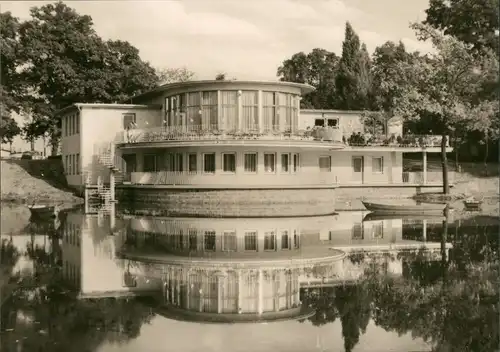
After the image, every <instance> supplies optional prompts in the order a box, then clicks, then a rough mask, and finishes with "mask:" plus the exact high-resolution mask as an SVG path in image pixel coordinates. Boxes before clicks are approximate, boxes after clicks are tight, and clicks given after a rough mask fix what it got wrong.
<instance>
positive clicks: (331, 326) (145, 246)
mask: <svg viewBox="0 0 500 352" xmlns="http://www.w3.org/2000/svg"><path fill="white" fill-rule="evenodd" d="M128 213H130V212H128ZM29 216H30V214H29V212H28V210H27V209H26V208H7V207H2V219H1V220H2V237H1V240H2V247H1V251H2V253H1V262H2V282H1V285H2V312H1V350H2V351H82V352H83V351H88V352H94V351H96V352H97V351H99V352H112V351H130V352H132V351H146V352H147V351H151V352H153V351H200V350H202V351H297V352H299V351H300V352H302V351H497V350H498V346H499V335H498V329H499V326H498V320H499V311H498V284H499V283H498V232H499V226H498V219H496V218H493V217H487V216H476V217H471V218H470V219H467V220H461V221H458V220H454V219H450V218H448V220H447V221H446V219H444V218H422V217H419V218H411V217H405V218H397V217H392V218H391V217H389V218H387V217H379V216H374V214H369V213H367V212H361V211H357V212H355V211H352V212H340V213H339V214H338V215H335V216H328V217H312V218H311V217H309V218H285V219H283V218H279V219H278V218H276V219H272V218H271V219H269V218H267V219H221V218H219V219H190V218H167V217H151V216H139V215H131V214H126V215H125V214H124V213H123V212H121V211H118V210H115V209H112V210H111V211H108V212H104V211H100V212H98V213H96V214H87V215H85V214H84V213H83V212H82V211H80V210H73V211H69V212H67V213H64V214H60V216H59V218H58V219H56V220H50V221H45V222H37V221H30V220H29ZM443 220H445V221H444V222H443Z"/></svg>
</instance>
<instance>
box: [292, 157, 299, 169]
mask: <svg viewBox="0 0 500 352" xmlns="http://www.w3.org/2000/svg"><path fill="white" fill-rule="evenodd" d="M299 167H300V156H299V154H293V172H297V171H299Z"/></svg>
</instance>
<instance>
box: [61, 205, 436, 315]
mask: <svg viewBox="0 0 500 352" xmlns="http://www.w3.org/2000/svg"><path fill="white" fill-rule="evenodd" d="M367 214H368V213H367V212H362V211H358V212H343V213H339V214H338V215H334V216H322V217H304V218H265V219H248V218H247V219H235V218H231V219H226V218H213V219H208V218H204V219H202V218H166V217H148V216H130V215H127V216H118V217H117V216H115V214H114V209H112V210H111V213H108V214H105V213H102V212H100V213H98V214H94V215H84V214H82V213H78V212H73V213H69V214H68V215H67V217H66V221H65V223H64V224H63V229H64V231H63V233H64V235H63V243H62V251H63V274H64V277H65V279H66V280H67V281H69V282H70V283H71V284H72V285H73V286H74V287H75V288H76V289H77V290H78V291H79V293H80V296H81V297H83V298H85V297H109V296H113V297H115V296H122V295H124V296H128V295H146V296H153V297H154V298H155V299H156V302H157V303H158V307H157V313H159V314H161V315H164V316H166V317H169V318H173V319H181V320H189V321H204V322H238V321H241V322H244V321H246V322H248V321H276V320H287V319H300V318H305V317H307V316H309V315H311V314H313V313H314V312H311V311H310V310H311V309H310V308H308V307H304V306H303V305H302V304H301V298H300V289H301V288H311V287H319V286H333V285H338V284H343V283H346V282H350V281H355V280H357V279H358V278H360V277H361V276H362V275H363V273H364V272H365V270H366V269H367V268H369V267H373V265H372V264H377V265H376V266H377V268H378V270H381V271H383V272H385V273H386V274H391V275H401V274H402V272H403V267H404V261H405V256H404V255H401V253H404V252H411V251H413V252H415V251H417V250H419V249H421V248H422V247H423V246H425V248H426V249H427V252H428V253H429V254H431V255H432V254H435V255H436V256H440V253H439V250H440V247H441V244H440V243H435V242H428V241H427V240H428V239H429V236H428V234H427V231H426V229H427V228H428V226H429V223H432V221H431V220H427V219H422V220H418V219H417V220H415V219H414V220H411V221H409V220H408V219H401V218H399V219H394V218H373V217H370V216H367ZM435 223H436V224H440V223H441V219H436V221H435ZM431 228H432V226H431ZM405 232H407V233H410V235H408V236H407V235H405V234H404V233H405ZM419 234H420V235H419Z"/></svg>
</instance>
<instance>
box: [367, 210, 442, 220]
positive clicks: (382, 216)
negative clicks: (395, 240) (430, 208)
mask: <svg viewBox="0 0 500 352" xmlns="http://www.w3.org/2000/svg"><path fill="white" fill-rule="evenodd" d="M443 219H445V217H444V215H443V214H389V213H380V212H373V213H368V214H366V215H365V217H364V218H363V221H378V220H429V221H430V222H438V221H439V222H441V221H442V220H443Z"/></svg>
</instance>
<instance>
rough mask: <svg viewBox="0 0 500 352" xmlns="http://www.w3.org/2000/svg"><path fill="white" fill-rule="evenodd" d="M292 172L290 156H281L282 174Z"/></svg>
mask: <svg viewBox="0 0 500 352" xmlns="http://www.w3.org/2000/svg"><path fill="white" fill-rule="evenodd" d="M289 171H290V154H281V172H289Z"/></svg>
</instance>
